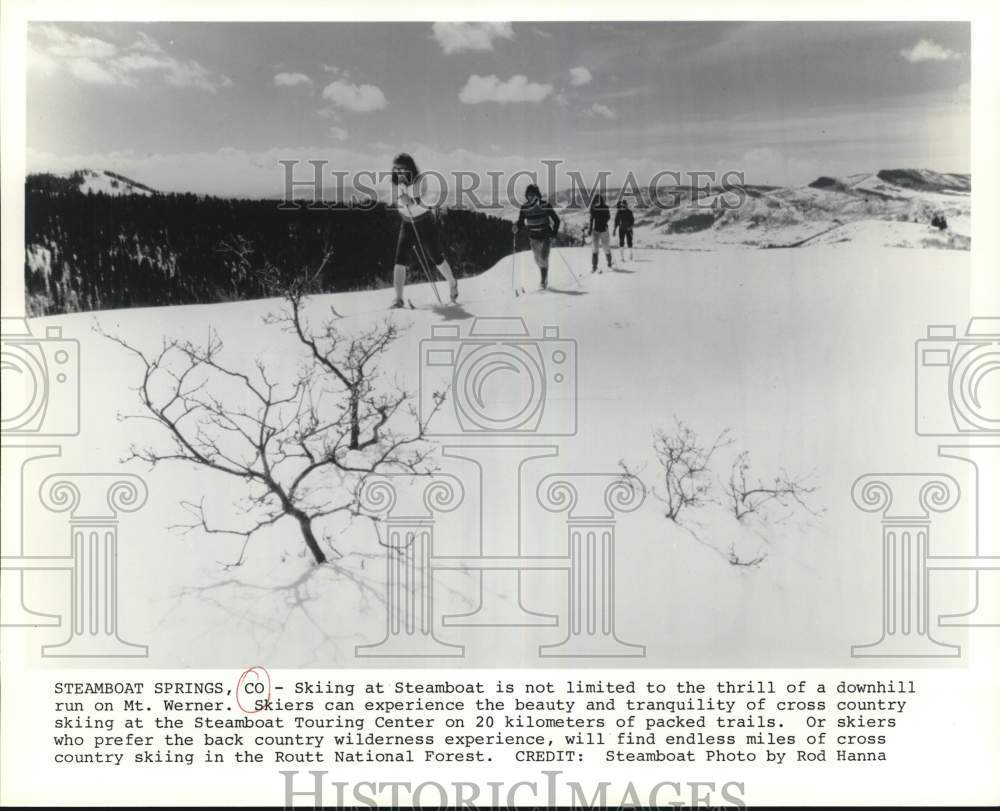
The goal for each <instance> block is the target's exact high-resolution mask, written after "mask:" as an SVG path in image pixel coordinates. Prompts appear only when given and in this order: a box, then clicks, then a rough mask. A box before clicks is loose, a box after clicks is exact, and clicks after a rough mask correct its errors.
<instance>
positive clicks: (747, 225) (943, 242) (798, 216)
mask: <svg viewBox="0 0 1000 811" xmlns="http://www.w3.org/2000/svg"><path fill="white" fill-rule="evenodd" d="M746 191H747V196H746V198H745V199H744V200H743V201H742V203H741V204H740V205H739V206H738V207H736V208H727V207H726V204H725V200H726V199H728V200H735V199H736V198H735V195H734V194H733V193H728V194H725V195H723V194H720V193H711V194H707V195H705V196H702V197H700V198H699V199H698V200H696V201H693V200H692V199H691V196H690V193H689V192H688V191H686V190H676V193H678V194H679V195H681V197H682V199H681V202H680V204H679V205H677V206H676V207H673V208H669V209H666V210H662V209H654V208H641V207H639V208H636V230H635V235H636V238H637V239H638V240H639V241H640V242H641V244H643V245H646V246H649V247H656V246H659V247H674V248H683V247H688V248H692V249H693V248H697V249H704V248H707V247H711V246H713V245H718V244H722V245H744V246H747V247H755V248H782V247H799V246H801V245H806V244H809V243H810V241H812V240H816V239H822V240H823V241H824V242H831V241H849V240H851V239H853V238H854V236H855V235H863V236H864V238H865V241H866V244H873V241H874V244H879V245H883V246H885V247H912V248H950V249H959V250H968V249H969V247H970V245H971V180H970V177H969V175H954V174H941V173H937V172H931V171H929V170H926V169H895V170H882V171H880V172H878V173H874V174H859V175H851V176H848V177H844V178H831V177H821V178H818V179H817V180H815V181H813V182H812V183H810V184H809V185H807V186H793V187H782V188H766V187H753V186H749V187H747V189H746ZM661 196H662V197H663V199H667V198H666V193H665V192H664V193H663V195H661ZM609 199H610V198H609ZM934 215H944V216H945V218H946V220H947V223H948V228H947V230H946V231H943V232H942V231H939V230H938V229H936V228H932V226H931V225H930V222H931V219H932V218H933V217H934ZM565 217H566V220H567V224H568V226H569V228H570V230H571V232H573V233H576V234H580V232H581V231H582V229H583V227H584V226H585V225H586V221H587V213H586V212H585V211H567V212H566V214H565ZM872 223H883V224H884V225H871V224H872ZM903 223H909V224H912V225H917V226H919V227H918V228H908V227H905V226H902V227H901V224H903ZM890 224H892V225H890ZM879 235H881V236H879Z"/></svg>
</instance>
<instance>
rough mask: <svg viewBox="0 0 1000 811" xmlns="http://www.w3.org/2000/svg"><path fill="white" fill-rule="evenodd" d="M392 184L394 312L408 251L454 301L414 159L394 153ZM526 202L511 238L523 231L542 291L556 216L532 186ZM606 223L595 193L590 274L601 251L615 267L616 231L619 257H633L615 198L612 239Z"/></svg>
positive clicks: (625, 217) (623, 207) (629, 225)
mask: <svg viewBox="0 0 1000 811" xmlns="http://www.w3.org/2000/svg"><path fill="white" fill-rule="evenodd" d="M391 178H392V184H393V186H395V187H396V199H397V201H398V208H399V213H400V216H401V217H402V222H401V223H400V229H399V236H398V238H397V240H396V256H395V264H394V267H393V286H394V287H395V291H396V298H395V301H394V302H393V304H392V306H393V307H394V308H399V307H405V306H406V304H405V301H404V299H403V285H404V283H405V281H406V266H407V260H408V257H409V254H410V251H415V252H416V254H417V261H418V262H420V264H421V267H422V268H423V269H424V272H425V273H427V274H428V280H430V275H429V274H430V265H431V264H433V265H434V266H435V267H436V268H437V269H438V272H439V273H440V274H441V275H442V276H443V277H444V278H445V280H446V281H447V282H448V290H449V294H450V299H451V301H452V303H455V302H456V301H458V281H457V280H456V279H455V275H454V274H453V273H452V271H451V267H450V266H449V265H448V260H447V259H445V257H444V252H443V251H442V250H441V236H440V232H439V229H438V224H437V220H436V218H435V213H434V210H433V209H431V208H428V207H427V206H425V205H423V204H422V203H421V202H420V194H419V178H420V171H419V170H418V168H417V164H416V161H414V160H413V158H412V157H411V156H410V155H408V154H406V153H405V152H404V153H401V154H399V155H397V156H396V157H395V158H394V159H393V162H392V174H391ZM525 198H526V199H525V202H524V204H523V205H522V206H521V210H520V212H519V214H518V217H517V222H515V223H514V226H513V229H512V230H513V232H514V236H515V239H516V237H517V235H518V233H520V231H521V230H522V229H527V231H528V242H529V244H530V246H531V252H532V254H533V256H534V258H535V264H536V265H538V271H539V273H540V274H541V287H542V289H543V290H544V289H546V288H548V284H549V251H550V248H551V247H552V242H553V241H554V240H555V238H556V234H558V232H559V224H560V221H559V215H558V214H556V212H555V209H553V208H552V206H551V205H550V204H549V203H548V202H547V201H546V200H545V199H544V198H543V197H542V193H541V191H540V190H539V188H538V186H536V185H535V184H534V183H532V184H531V185H529V186H528V188H527V189H526V191H525ZM610 222H611V210H610V208H608V204H607V203H606V202H605V201H604V197H603V196H601V195H600V194H598V195H595V196H594V199H593V201H592V202H591V204H590V220H589V222H588V225H587V228H586V230H585V231H584V234H585V235H586V236H589V237H590V238H591V248H592V251H591V268H592V269H591V273H600V272H601V271H600V270H599V269H598V254H599V253H600V252H601V250H602V249H603V251H604V255H605V257H606V259H607V263H608V269H609V270H611V269H613V267H614V264H613V259H612V255H611V236H613V235H614V234H616V233H617V235H618V247H619V250H620V251H621V259H622V261H623V262H624V261H625V246H626V245H627V246H628V249H629V259H632V258H634V254H633V251H632V233H633V228H634V226H635V215H634V214H633V213H632V210H631V209H630V208H629V205H628V202H627V201H626V200H619V202H618V205H617V211H616V212H615V218H614V225H613V230H612V232H611V235H609V234H608V225H609V223H610Z"/></svg>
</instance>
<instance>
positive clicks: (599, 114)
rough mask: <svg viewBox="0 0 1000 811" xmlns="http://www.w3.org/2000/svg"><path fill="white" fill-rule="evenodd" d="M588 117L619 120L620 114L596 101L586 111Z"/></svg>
mask: <svg viewBox="0 0 1000 811" xmlns="http://www.w3.org/2000/svg"><path fill="white" fill-rule="evenodd" d="M586 115H589V116H592V117H594V118H618V113H616V112H615V111H614V110H612V109H611V108H610V107H608V106H607V105H605V104H598V103H597V102H596V101H595V102H594V103H593V104H592V105H591V106H590V109H589V110H587V111H586Z"/></svg>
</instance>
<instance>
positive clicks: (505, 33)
mask: <svg viewBox="0 0 1000 811" xmlns="http://www.w3.org/2000/svg"><path fill="white" fill-rule="evenodd" d="M432 29H433V31H434V39H436V40H437V41H438V44H439V45H440V46H441V48H442V50H443V51H444V52H445V53H446V54H452V53H458V52H460V51H492V50H493V40H495V39H513V38H514V29H513V28H512V27H511V24H510V23H434V25H433V26H432Z"/></svg>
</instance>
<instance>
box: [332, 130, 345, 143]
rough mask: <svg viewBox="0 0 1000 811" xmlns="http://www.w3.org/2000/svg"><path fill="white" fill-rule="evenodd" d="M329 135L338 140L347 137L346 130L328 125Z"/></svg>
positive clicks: (343, 139)
mask: <svg viewBox="0 0 1000 811" xmlns="http://www.w3.org/2000/svg"><path fill="white" fill-rule="evenodd" d="M330 135H332V136H333V137H334V138H336V139H337V140H338V141H346V140H347V138H348V132H347V130H345V129H344V128H343V127H330Z"/></svg>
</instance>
